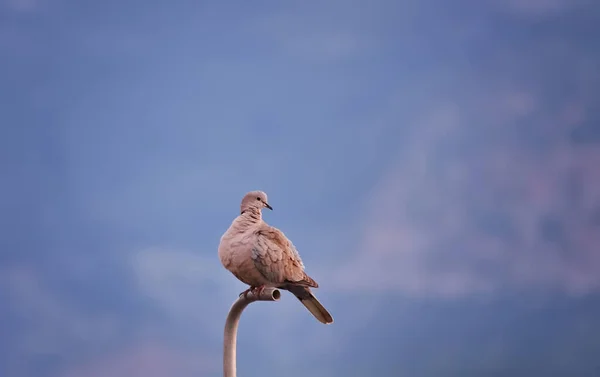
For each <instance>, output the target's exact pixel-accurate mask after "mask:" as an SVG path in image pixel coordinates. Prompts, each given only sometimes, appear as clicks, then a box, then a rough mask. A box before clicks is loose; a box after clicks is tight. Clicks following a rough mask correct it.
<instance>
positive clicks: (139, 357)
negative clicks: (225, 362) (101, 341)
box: [60, 341, 220, 377]
mask: <svg viewBox="0 0 600 377" xmlns="http://www.w3.org/2000/svg"><path fill="white" fill-rule="evenodd" d="M212 356H213V357H212V358H211V357H209V356H208V354H207V353H204V354H203V353H202V351H201V350H195V351H185V352H184V351H180V350H174V349H172V348H169V347H167V346H165V345H163V344H160V343H156V342H152V341H148V342H143V343H140V344H136V345H134V346H132V347H130V348H126V349H122V350H120V351H119V352H117V353H114V354H110V355H107V356H103V357H99V358H95V359H92V360H89V361H88V362H84V363H82V364H79V365H74V366H71V367H68V368H67V369H66V370H64V371H63V372H62V373H61V374H60V377H138V376H139V377H170V376H180V377H187V376H189V377H192V376H207V375H214V374H215V373H217V372H218V371H219V368H220V362H219V361H220V359H219V358H217V357H214V356H215V355H212Z"/></svg>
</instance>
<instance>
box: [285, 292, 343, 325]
mask: <svg viewBox="0 0 600 377" xmlns="http://www.w3.org/2000/svg"><path fill="white" fill-rule="evenodd" d="M286 288H287V290H288V291H290V292H292V293H293V294H294V296H296V297H297V298H298V300H300V302H301V303H302V305H304V306H305V307H306V309H308V311H309V312H311V313H312V315H313V316H315V318H316V319H318V320H319V322H321V323H324V324H326V325H328V324H331V323H333V317H332V316H331V314H329V312H328V311H327V309H325V307H324V306H323V305H322V304H321V303H320V302H319V300H317V298H316V297H315V295H313V294H312V292H311V291H310V288H309V287H305V286H301V285H290V286H288V287H286Z"/></svg>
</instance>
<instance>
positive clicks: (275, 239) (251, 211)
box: [219, 191, 333, 324]
mask: <svg viewBox="0 0 600 377" xmlns="http://www.w3.org/2000/svg"><path fill="white" fill-rule="evenodd" d="M263 208H269V209H271V210H272V209H273V208H272V207H271V206H270V205H269V203H268V202H267V194H265V193H264V192H262V191H251V192H249V193H247V194H246V195H245V196H244V198H243V199H242V204H241V213H240V215H239V216H238V217H236V218H235V220H233V222H232V224H231V226H230V227H229V229H227V231H226V232H225V233H224V234H223V236H222V237H221V242H220V244H219V259H220V260H221V263H222V264H223V266H224V267H225V268H226V269H227V270H229V271H230V272H231V273H232V274H233V275H234V276H235V277H237V278H238V279H239V280H241V281H242V282H244V283H246V284H248V285H249V286H250V288H248V289H247V290H246V291H244V292H242V294H244V295H245V294H247V293H248V292H250V291H261V290H263V289H264V288H265V287H274V288H280V289H285V290H287V291H290V292H291V293H293V294H294V296H296V297H297V298H298V300H300V302H301V303H302V304H303V305H304V306H305V307H306V308H307V309H308V310H309V311H310V312H311V313H312V315H314V316H315V318H316V319H318V320H319V321H320V322H322V323H325V324H330V323H333V318H332V317H331V314H329V312H328V311H327V309H325V308H324V307H323V305H321V303H320V302H319V300H317V298H316V297H315V296H314V295H313V294H312V292H311V290H310V288H318V287H319V285H318V284H317V282H316V281H314V280H313V279H312V278H311V277H310V276H308V275H307V274H306V272H304V264H303V263H302V259H300V255H299V254H298V251H297V250H296V248H295V247H294V245H293V244H292V242H291V241H290V240H288V239H287V237H286V236H285V235H284V234H283V232H282V231H280V230H279V229H277V228H275V227H272V226H270V225H268V224H267V223H265V222H264V221H263V219H262V209H263Z"/></svg>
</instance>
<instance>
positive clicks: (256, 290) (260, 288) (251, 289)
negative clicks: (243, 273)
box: [240, 285, 265, 298]
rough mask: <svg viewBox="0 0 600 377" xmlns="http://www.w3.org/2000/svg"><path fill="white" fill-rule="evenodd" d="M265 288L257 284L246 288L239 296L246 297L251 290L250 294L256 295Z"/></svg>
mask: <svg viewBox="0 0 600 377" xmlns="http://www.w3.org/2000/svg"><path fill="white" fill-rule="evenodd" d="M264 290H265V286H264V285H259V286H256V287H250V288H248V289H246V290H245V291H244V292H242V293H240V297H242V296H244V298H248V294H249V293H250V292H252V294H253V295H254V296H256V297H258V296H260V295H261V294H262V293H263V291H264Z"/></svg>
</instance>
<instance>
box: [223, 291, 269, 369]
mask: <svg viewBox="0 0 600 377" xmlns="http://www.w3.org/2000/svg"><path fill="white" fill-rule="evenodd" d="M279 297H281V292H279V290H278V289H276V288H265V289H264V290H263V291H262V292H261V293H260V295H258V296H256V295H255V294H254V293H252V292H249V293H248V294H247V295H246V296H243V295H241V296H240V297H239V298H238V299H237V301H236V302H234V303H233V306H231V309H229V314H228V315H227V320H226V321H225V336H224V339H223V377H236V344H237V329H238V324H239V323H240V317H241V315H242V312H243V311H244V309H245V308H246V306H248V304H251V303H253V302H254V301H277V300H279Z"/></svg>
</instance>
